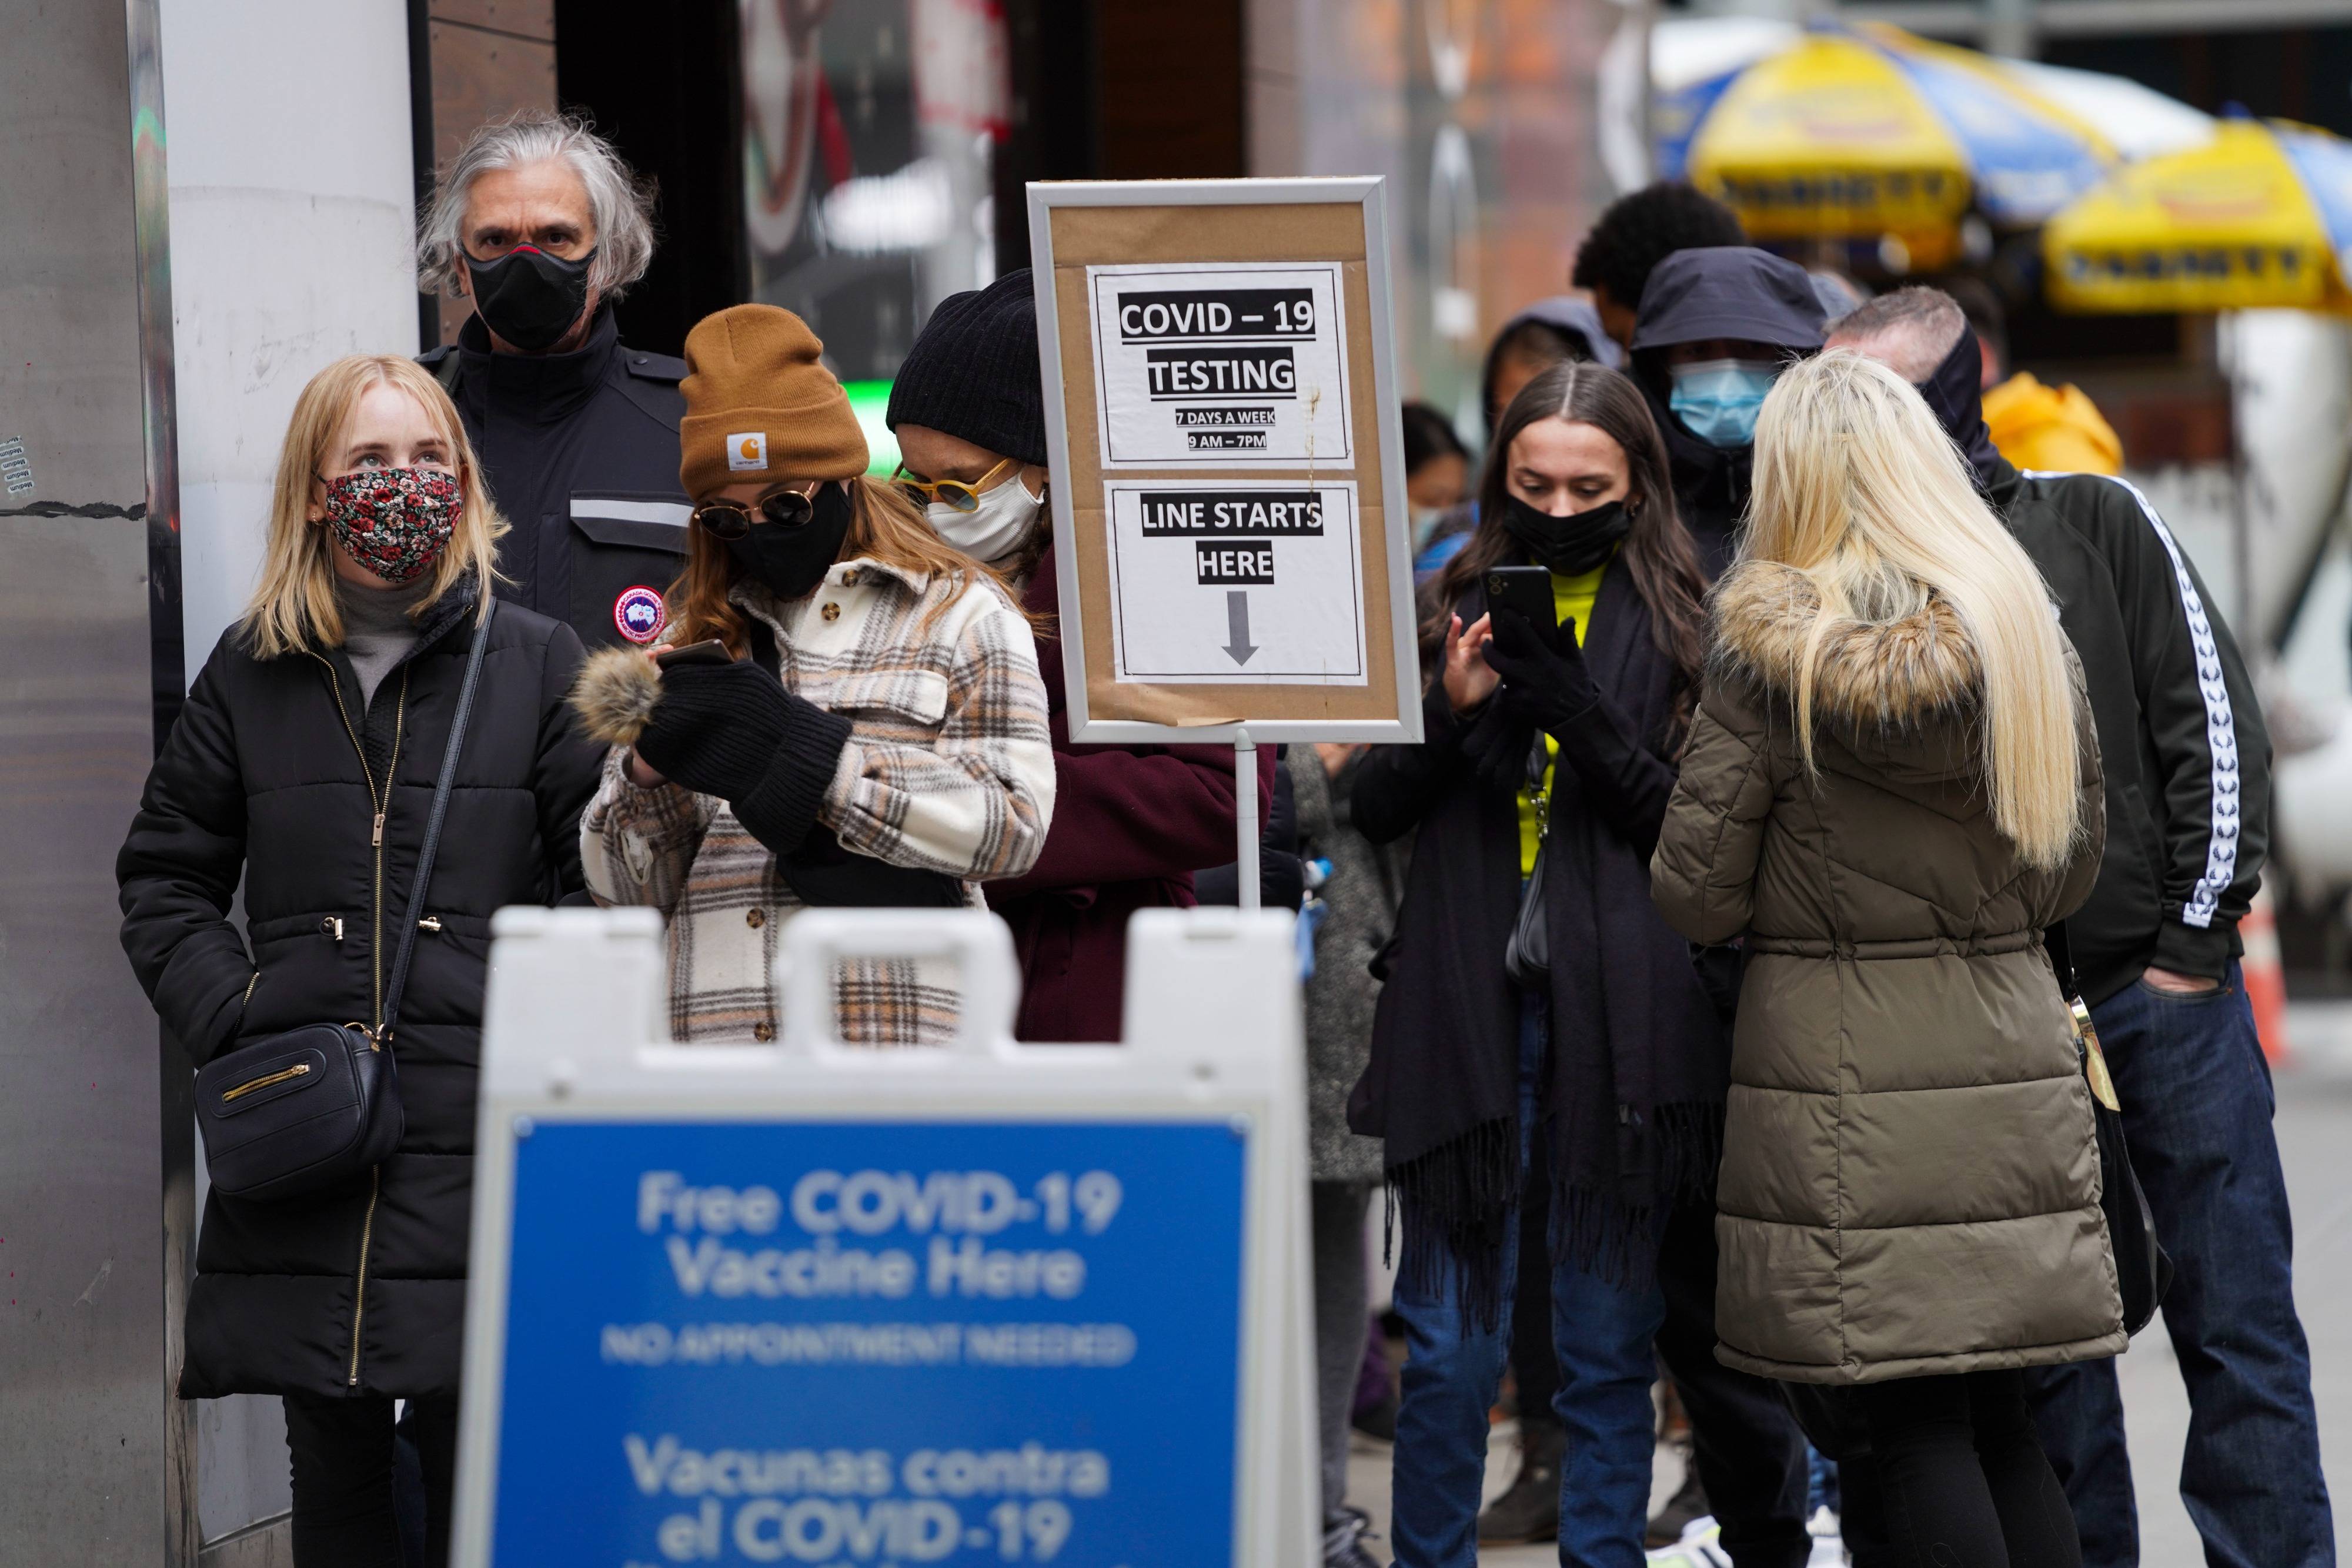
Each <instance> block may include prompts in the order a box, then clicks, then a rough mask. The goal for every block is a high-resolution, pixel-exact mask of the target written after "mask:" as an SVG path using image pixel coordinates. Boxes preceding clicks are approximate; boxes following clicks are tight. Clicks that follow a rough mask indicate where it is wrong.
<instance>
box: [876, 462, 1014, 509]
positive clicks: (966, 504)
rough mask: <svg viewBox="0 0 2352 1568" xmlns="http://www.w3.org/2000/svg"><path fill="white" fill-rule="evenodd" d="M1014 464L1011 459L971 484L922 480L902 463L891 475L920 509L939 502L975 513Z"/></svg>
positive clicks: (954, 481) (941, 480)
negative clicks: (982, 496)
mask: <svg viewBox="0 0 2352 1568" xmlns="http://www.w3.org/2000/svg"><path fill="white" fill-rule="evenodd" d="M1012 466H1013V459H1012V458H1010V457H1007V458H1005V459H1004V460H1003V462H1001V463H999V464H998V465H996V466H995V467H993V468H991V469H990V470H989V471H988V472H987V473H985V474H982V476H980V483H979V484H977V485H967V484H965V483H964V482H963V481H962V480H961V479H938V480H932V479H918V478H916V477H915V476H913V475H911V474H909V473H908V472H907V465H905V464H904V463H901V464H899V465H898V470H897V472H895V473H893V474H892V475H891V476H890V483H892V484H893V485H896V486H898V488H899V489H901V490H904V491H905V492H906V493H907V498H908V500H910V501H912V502H914V503H915V505H917V506H919V507H921V506H928V505H929V504H930V503H931V502H933V501H937V502H939V503H940V505H942V506H945V507H953V508H954V509H955V510H957V511H959V512H971V511H977V510H979V508H980V493H981V492H982V490H985V489H987V488H988V486H989V483H990V481H992V480H993V479H994V478H995V477H996V476H998V475H999V474H1002V473H1003V472H1004V471H1005V470H1006V469H1007V468H1010V467H1012Z"/></svg>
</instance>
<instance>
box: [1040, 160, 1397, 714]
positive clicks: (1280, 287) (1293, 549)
mask: <svg viewBox="0 0 2352 1568" xmlns="http://www.w3.org/2000/svg"><path fill="white" fill-rule="evenodd" d="M1384 203H1385V193H1384V187H1383V185H1382V183H1381V181H1379V180H1377V179H1333V180H1155V181H1136V182H1122V181H1077V182H1067V183H1057V182H1044V183H1035V184H1032V185H1031V186H1030V187H1029V235H1030V249H1031V254H1032V255H1033V256H1034V258H1035V272H1036V290H1037V317H1038V322H1037V325H1038V346H1039V350H1040V352H1041V355H1042V357H1043V360H1044V365H1045V408H1046V419H1045V437H1046V448H1047V453H1048V456H1049V457H1050V459H1051V466H1052V469H1053V501H1054V528H1055V535H1054V537H1055V570H1057V571H1058V573H1059V574H1060V582H1059V585H1058V586H1059V589H1060V595H1061V599H1060V622H1061V625H1060V632H1061V638H1062V668H1063V674H1064V678H1065V680H1066V682H1067V685H1068V691H1067V694H1066V695H1067V697H1068V706H1069V716H1070V725H1071V735H1072V737H1073V738H1075V739H1078V740H1082V741H1110V742H1173V741H1195V742H1197V741H1202V740H1217V739H1232V740H1234V741H1235V742H1236V743H1239V742H1240V741H1242V740H1243V739H1244V737H1255V739H1257V740H1335V741H1372V740H1381V741H1414V740H1419V739H1420V738H1421V698H1420V691H1421V686H1420V672H1419V664H1418V655H1417V653H1416V650H1415V639H1414V629H1413V612H1412V559H1411V540H1410V537H1409V536H1410V529H1409V527H1408V521H1407V515H1406V514H1407V508H1406V506H1405V497H1404V458H1403V444H1402V426H1401V423H1400V415H1399V412H1398V410H1399V407H1400V404H1399V402H1398V399H1399V395H1400V394H1399V392H1398V390H1397V386H1396V378H1395V371H1394V357H1395V356H1394V344H1393V339H1394V325H1393V320H1392V308H1391V291H1390V287H1389V276H1388V255H1389V243H1388V237H1387V226H1386V217H1385V212H1386V208H1385V204H1384Z"/></svg>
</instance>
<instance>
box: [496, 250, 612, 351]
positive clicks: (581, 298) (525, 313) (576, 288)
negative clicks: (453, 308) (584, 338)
mask: <svg viewBox="0 0 2352 1568" xmlns="http://www.w3.org/2000/svg"><path fill="white" fill-rule="evenodd" d="M595 259H596V253H595V252H594V251H593V250H592V251H590V252H589V253H588V254H587V255H586V256H582V257H581V258H580V259H579V260H578V261H564V260H562V259H561V258H559V257H556V256H550V255H548V254H547V253H546V252H545V251H542V250H541V249H539V248H538V247H537V246H520V247H518V248H517V249H514V250H510V251H509V252H507V254H506V255H504V256H500V257H499V258H498V260H496V261H476V260H475V259H474V258H473V257H472V256H467V258H466V276H467V278H468V279H469V280H470V281H469V282H468V283H467V287H469V288H471V289H472V290H473V292H474V310H475V313H476V314H478V316H480V317H481V319H482V325H483V326H485V327H488V329H490V330H491V331H492V332H495V333H496V334H498V336H499V338H501V339H503V340H506V341H507V342H509V343H512V344H513V345H514V346H515V347H516V348H518V349H520V350H522V351H523V352H525V353H527V354H543V353H545V352H547V350H550V349H552V348H553V347H555V345H556V344H558V343H560V342H562V340H563V335H564V334H565V333H566V332H569V331H570V330H572V328H573V327H575V326H577V325H578V324H579V321H580V316H581V313H582V312H583V311H584V310H586V309H587V308H588V265H589V263H591V262H593V261H594V260H595Z"/></svg>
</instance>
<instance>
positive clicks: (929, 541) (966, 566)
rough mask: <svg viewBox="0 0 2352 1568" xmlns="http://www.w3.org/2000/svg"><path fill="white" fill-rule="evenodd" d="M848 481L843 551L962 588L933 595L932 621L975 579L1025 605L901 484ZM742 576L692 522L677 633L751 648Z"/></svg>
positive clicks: (737, 650) (676, 603)
mask: <svg viewBox="0 0 2352 1568" xmlns="http://www.w3.org/2000/svg"><path fill="white" fill-rule="evenodd" d="M841 483H842V484H844V485H845V486H848V488H849V506H850V513H849V535H848V537H847V538H845V539H844V540H843V541H842V546H841V556H840V559H843V560H856V559H861V558H862V559H868V560H877V561H880V562H881V563H882V564H883V565H885V566H889V567H896V568H897V569H898V570H901V571H905V572H920V573H923V574H925V575H927V576H929V577H933V578H941V579H944V580H947V581H948V582H950V584H952V585H954V587H955V588H956V590H957V591H956V592H953V593H948V594H942V595H941V596H940V598H939V599H938V600H937V601H934V602H933V604H932V605H931V608H930V609H929V612H926V614H925V616H924V624H925V625H926V626H929V623H930V619H931V617H933V616H936V615H938V614H940V612H942V611H944V610H945V609H946V608H947V607H948V606H949V605H950V604H952V603H954V602H955V601H957V600H958V599H960V598H961V597H962V590H963V589H964V588H965V587H968V586H969V585H971V584H972V583H975V582H984V583H986V584H987V585H988V586H989V587H990V588H992V589H993V590H994V591H996V592H997V594H998V595H999V596H1000V597H1002V598H1003V600H1004V601H1005V602H1006V603H1007V604H1009V605H1011V606H1012V607H1013V611H1014V612H1015V613H1018V612H1019V611H1020V604H1019V602H1018V601H1016V600H1015V599H1014V598H1013V593H1012V591H1010V590H1009V589H1007V588H1006V586H1005V584H1004V580H1003V579H1002V578H1000V577H999V576H997V574H996V573H994V572H993V571H991V570H989V569H988V568H987V567H985V566H982V565H981V564H979V563H978V562H976V561H974V560H973V559H971V557H969V556H967V555H964V554H963V553H961V551H959V550H957V549H954V548H953V547H952V546H950V545H949V544H948V543H947V541H945V540H944V539H942V538H940V536H939V535H937V534H935V533H933V532H932V531H931V528H930V525H929V524H928V523H926V522H924V521H923V518H922V514H920V513H919V512H917V511H916V510H915V507H914V504H913V503H912V502H910V501H908V499H907V498H906V497H904V496H902V495H900V494H899V493H898V490H897V489H895V488H893V487H892V486H888V485H886V484H884V483H883V482H882V481H880V480H878V479H875V478H872V477H870V476H866V475H863V474H861V475H859V476H857V477H856V478H855V479H845V480H842V481H841ZM760 526H761V527H766V526H768V525H765V524H762V525H760ZM741 576H742V568H741V567H740V566H739V565H737V564H736V561H735V558H734V557H733V556H732V555H730V554H729V553H728V549H727V547H726V545H725V544H723V543H721V542H720V541H719V540H718V539H714V538H711V537H710V536H709V534H706V533H704V532H703V531H702V525H701V524H700V523H698V522H689V523H688V524H687V528H686V570H684V571H683V572H680V573H679V574H678V579H677V581H676V582H674V583H672V584H670V589H669V601H670V606H671V612H672V623H673V624H674V625H675V626H676V627H677V632H676V633H675V634H674V635H673V636H672V638H671V641H672V642H674V643H676V644H677V645H678V646H679V647H684V646H685V645H686V644H688V643H700V642H703V641H706V640H707V639H709V638H712V637H716V638H719V640H720V641H722V642H724V643H726V644H727V648H728V651H729V652H730V653H733V654H734V655H735V656H736V657H737V658H739V659H740V658H741V657H743V656H744V655H745V654H746V653H749V652H750V646H749V644H748V643H746V642H745V640H744V636H745V631H744V625H743V613H742V612H741V611H740V610H737V609H736V608H735V606H734V605H732V604H730V603H729V602H728V601H727V592H728V590H730V589H731V588H733V587H734V586H735V584H736V582H737V581H739V580H740V579H741Z"/></svg>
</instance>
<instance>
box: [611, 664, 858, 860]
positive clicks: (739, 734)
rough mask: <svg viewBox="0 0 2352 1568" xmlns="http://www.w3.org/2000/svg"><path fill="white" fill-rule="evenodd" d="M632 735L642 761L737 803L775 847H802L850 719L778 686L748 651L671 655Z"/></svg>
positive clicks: (745, 819) (749, 825)
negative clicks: (656, 696)
mask: <svg viewBox="0 0 2352 1568" xmlns="http://www.w3.org/2000/svg"><path fill="white" fill-rule="evenodd" d="M661 685H662V694H661V700H660V701H659V702H658V703H656V704H655V705H654V712H653V717H652V719H651V720H650V721H649V722H648V723H647V724H646V728H645V733H644V734H642V735H640V736H639V737H637V747H636V749H637V755H638V756H639V757H642V758H645V761H646V767H648V768H653V769H654V770H655V771H656V772H657V773H660V774H662V775H664V776H665V777H667V778H668V779H671V780H672V781H673V782H675V783H678V784H683V785H685V786H686V787H687V788H688V789H692V790H694V791H695V792H696V793H697V794H701V795H716V796H718V797H719V799H720V800H724V801H726V802H727V803H728V804H729V805H730V806H732V807H734V808H735V815H736V818H737V819H738V820H739V821H741V822H742V824H743V826H744V828H745V829H746V830H747V831H750V833H751V836H752V837H753V838H755V839H758V840H759V841H761V843H763V844H765V845H767V846H768V848H770V849H772V850H773V851H775V852H777V853H779V854H783V853H786V852H790V851H793V850H795V849H798V848H799V847H800V845H801V843H802V841H803V840H805V839H806V838H807V837H808V831H809V829H810V828H811V827H812V826H813V825H814V823H815V821H816V813H817V808H818V807H819V806H820V805H822V804H823V803H824V792H825V790H826V789H827V788H829V787H830V786H831V785H832V783H833V774H834V769H835V768H836V767H837V766H838V765H839V763H840V760H841V749H842V747H844V746H846V745H847V744H848V743H849V730H850V725H849V721H848V720H847V719H845V718H844V717H842V716H840V715H839V714H834V713H827V712H825V710H824V709H823V708H821V707H819V706H816V705H815V704H814V703H813V702H811V701H809V700H808V699H807V698H806V697H803V696H799V695H794V694H793V693H792V692H788V691H786V690H784V688H783V685H782V683H781V682H779V681H778V680H777V679H776V677H775V676H773V675H772V674H768V672H767V671H765V670H763V669H761V668H760V666H759V665H757V664H752V663H751V662H749V661H748V660H739V661H737V662H736V663H734V664H673V665H671V666H670V667H669V668H668V669H667V670H664V671H663V672H662V681H661Z"/></svg>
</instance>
